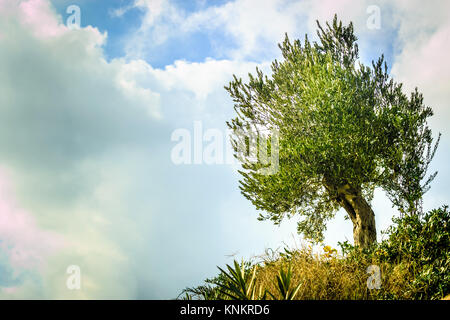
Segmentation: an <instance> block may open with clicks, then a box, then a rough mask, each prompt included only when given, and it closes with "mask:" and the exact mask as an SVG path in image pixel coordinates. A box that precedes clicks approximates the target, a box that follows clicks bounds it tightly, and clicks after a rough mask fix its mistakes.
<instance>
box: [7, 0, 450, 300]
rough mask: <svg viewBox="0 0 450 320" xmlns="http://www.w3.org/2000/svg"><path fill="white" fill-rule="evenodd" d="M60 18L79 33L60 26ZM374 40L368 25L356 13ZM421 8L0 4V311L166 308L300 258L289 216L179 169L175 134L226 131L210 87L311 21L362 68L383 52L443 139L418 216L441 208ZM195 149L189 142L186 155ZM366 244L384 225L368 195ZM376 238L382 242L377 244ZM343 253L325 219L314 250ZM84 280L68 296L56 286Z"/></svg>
mask: <svg viewBox="0 0 450 320" xmlns="http://www.w3.org/2000/svg"><path fill="white" fill-rule="evenodd" d="M69 5H77V6H78V7H79V8H80V11H81V28H80V29H69V28H68V27H67V26H66V24H65V23H66V21H67V18H68V16H69V14H67V13H66V9H67V7H68V6H69ZM373 5H375V6H377V8H378V9H379V10H380V19H381V20H380V27H379V28H370V27H368V24H367V23H368V19H369V18H370V17H371V13H368V12H367V10H368V8H369V7H370V6H373ZM448 6H449V5H448V4H447V2H445V1H435V2H433V4H430V5H427V6H426V7H424V6H423V5H422V3H421V2H419V1H411V2H404V1H393V2H392V1H375V2H368V1H351V0H345V1H339V2H338V1H331V0H329V1H320V2H317V1H312V0H302V1H294V0H290V1H287V0H266V1H256V0H235V1H181V0H179V1H173V0H136V1H134V0H129V1H125V0H114V1H100V0H84V1H69V0H67V1H66V0H54V1H49V0H14V1H6V0H0V69H1V70H2V73H0V221H3V222H2V223H0V297H1V298H6V299H9V298H50V299H52V298H58V299H65V298H71V299H72V298H74V299H89V298H144V299H154V298H158V299H169V298H174V297H176V296H177V295H178V293H180V291H181V290H182V289H183V288H185V287H187V286H194V285H198V284H200V283H201V282H202V280H203V279H205V278H208V277H212V276H214V275H215V274H216V273H217V268H216V266H217V265H219V266H223V265H224V264H225V263H230V262H231V261H232V259H233V257H229V255H230V254H232V253H236V255H235V257H234V258H241V257H244V258H250V257H252V256H254V255H259V254H262V253H264V250H265V249H266V248H272V249H276V248H279V247H283V246H284V245H285V244H288V245H295V244H297V245H299V244H300V243H301V242H302V239H301V237H300V236H299V235H297V234H296V221H297V220H296V218H295V217H294V218H293V219H292V220H291V221H285V222H284V223H282V225H281V226H280V227H276V226H273V225H272V224H271V223H270V222H259V221H257V216H258V213H257V212H256V210H255V209H254V208H253V207H252V205H251V203H249V202H248V201H247V200H246V199H245V198H244V197H243V196H242V195H241V194H240V193H239V189H238V180H239V175H238V174H237V172H236V169H237V168H236V167H235V166H232V165H227V164H205V163H203V164H197V165H193V164H192V165H176V164H175V163H174V162H173V161H172V159H171V152H172V150H173V148H174V146H175V145H176V142H174V141H172V140H171V137H172V134H173V132H174V131H175V130H178V129H187V130H188V131H189V132H190V133H191V135H192V136H191V137H192V139H194V123H195V121H200V122H201V124H202V126H203V132H207V130H213V131H214V130H216V131H214V132H225V121H227V120H229V119H230V118H231V117H233V116H234V111H233V102H232V101H231V99H230V97H229V96H228V95H227V93H226V92H225V90H224V89H223V86H224V85H226V84H227V83H228V82H229V81H230V80H231V79H232V75H233V74H236V75H238V76H241V77H244V78H245V77H246V75H247V74H248V72H254V70H255V68H256V67H259V68H261V69H262V70H264V71H266V72H268V71H269V70H270V63H271V61H273V60H274V59H279V58H280V53H279V49H278V47H277V43H279V42H280V41H281V40H282V39H283V37H284V33H285V32H287V33H288V34H289V36H290V37H291V38H303V37H304V35H305V33H308V35H309V36H310V37H311V38H313V39H314V34H315V20H316V19H319V20H320V21H327V20H329V19H331V18H332V16H333V15H334V13H338V15H339V17H340V18H342V19H343V20H344V22H349V21H353V22H354V24H355V31H356V34H357V35H358V37H359V41H358V43H359V47H360V55H361V61H362V62H363V63H365V64H368V63H370V61H371V60H372V59H376V58H378V57H379V56H380V55H381V54H382V53H384V55H385V57H386V59H387V62H388V65H389V69H390V70H391V72H392V75H393V76H394V77H395V79H396V80H398V81H400V82H403V83H404V88H405V90H408V91H410V90H412V89H413V88H414V87H415V86H417V87H419V89H420V90H421V91H422V92H423V93H424V96H425V102H426V103H427V104H429V105H431V106H432V107H433V109H434V110H435V117H433V119H432V120H431V122H430V123H431V127H432V128H433V132H434V133H435V134H437V132H442V133H443V138H442V141H441V145H440V148H439V151H438V154H437V155H436V159H435V160H434V162H433V168H432V169H435V170H439V174H438V177H437V178H436V180H435V182H434V183H433V185H432V189H431V191H430V192H429V193H428V194H427V195H426V198H425V208H426V209H430V208H435V207H437V206H440V205H442V204H444V203H448V200H449V199H448V194H449V191H450V190H449V187H450V186H449V184H448V182H447V181H449V178H450V171H449V170H448V169H447V158H448V156H449V154H448V151H449V143H450V140H449V138H448V137H447V133H448V129H447V122H448V119H449V118H450V113H449V111H448V107H447V101H449V98H450V96H449V92H448V87H449V84H450V76H449V74H450V63H449V62H448V59H447V57H446V54H447V52H448V49H450V48H449V44H448V42H447V41H446V40H447V39H448V38H449V34H450V23H449V21H450V19H448V12H450V11H449V10H448V9H449V8H448ZM192 141H193V140H192ZM373 208H374V211H375V213H376V216H377V229H378V231H381V230H383V229H386V227H387V226H389V224H390V221H391V218H392V216H393V215H395V214H396V212H395V210H393V209H392V208H391V205H390V203H389V201H388V200H387V198H386V197H385V196H384V194H383V193H382V192H381V191H377V192H376V195H375V199H374V201H373ZM379 236H381V235H380V234H379ZM346 239H348V240H350V241H351V240H352V226H351V224H350V222H349V221H346V220H344V212H343V211H339V212H338V213H337V215H336V218H335V219H334V220H333V221H331V222H330V223H329V227H328V229H327V232H326V239H325V243H327V244H330V245H332V246H334V247H335V246H336V245H337V242H338V241H344V240H346ZM71 265H76V266H79V267H80V270H81V277H82V278H81V279H82V281H81V283H82V287H81V288H80V290H69V289H68V288H67V286H66V280H67V277H68V274H67V273H66V270H67V267H68V266H71Z"/></svg>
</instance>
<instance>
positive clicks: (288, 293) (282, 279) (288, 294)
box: [268, 264, 301, 300]
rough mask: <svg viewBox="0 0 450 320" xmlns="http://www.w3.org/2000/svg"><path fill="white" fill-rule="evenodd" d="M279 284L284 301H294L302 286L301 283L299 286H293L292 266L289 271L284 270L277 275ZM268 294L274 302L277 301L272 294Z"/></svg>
mask: <svg viewBox="0 0 450 320" xmlns="http://www.w3.org/2000/svg"><path fill="white" fill-rule="evenodd" d="M277 284H278V290H279V293H280V296H281V298H282V300H294V299H295V296H296V295H297V293H298V290H299V289H300V286H301V283H299V284H297V286H293V284H292V268H291V265H290V264H289V267H288V269H287V271H284V269H283V268H281V269H280V271H279V273H278V275H277ZM268 293H269V295H270V296H271V297H272V298H273V299H274V300H276V297H275V296H274V295H273V294H272V293H270V292H268Z"/></svg>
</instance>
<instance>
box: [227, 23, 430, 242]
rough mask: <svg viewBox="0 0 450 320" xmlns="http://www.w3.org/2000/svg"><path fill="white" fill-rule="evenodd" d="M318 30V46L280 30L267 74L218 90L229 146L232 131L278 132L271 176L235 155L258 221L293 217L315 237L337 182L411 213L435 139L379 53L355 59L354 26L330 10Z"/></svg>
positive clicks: (420, 108) (328, 214)
mask: <svg viewBox="0 0 450 320" xmlns="http://www.w3.org/2000/svg"><path fill="white" fill-rule="evenodd" d="M318 35H319V39H320V41H319V42H318V43H317V42H314V43H311V42H310V41H309V40H308V37H307V36H305V40H304V42H303V43H301V42H300V41H299V40H295V41H294V42H291V41H290V40H289V38H288V36H287V35H286V38H285V40H284V42H283V43H282V44H280V46H279V47H280V49H281V52H282V56H283V61H281V62H279V61H277V60H275V61H274V62H273V63H272V73H271V75H270V77H268V76H267V75H264V74H263V72H262V71H261V70H259V69H257V70H256V75H252V74H249V81H248V83H244V82H243V81H242V79H238V78H237V77H234V80H233V81H232V82H230V84H229V85H228V86H226V87H225V88H226V90H227V91H228V92H229V94H230V96H231V97H232V98H233V101H234V102H235V107H234V108H235V111H236V114H237V117H236V118H234V119H232V120H231V121H229V122H227V124H228V126H229V128H230V129H231V130H232V132H234V133H235V134H234V135H233V137H232V139H231V140H232V141H231V142H232V145H233V147H234V148H235V151H236V150H238V148H237V146H238V145H239V144H240V143H242V141H240V137H239V135H238V134H237V132H242V131H248V130H252V131H254V132H259V131H260V130H262V129H265V130H277V131H278V133H279V171H278V172H277V173H276V174H273V175H263V174H261V173H260V171H259V169H260V168H261V167H263V166H264V164H263V163H260V162H257V163H254V162H252V161H253V159H250V156H249V157H247V158H246V157H245V155H244V156H242V155H239V156H238V155H237V154H236V157H237V158H238V159H239V160H240V161H241V162H242V170H240V171H239V172H240V174H241V176H242V179H241V181H240V184H241V185H240V189H241V191H242V193H243V195H244V196H245V197H246V198H247V199H249V200H250V201H251V202H252V203H253V204H254V205H255V207H256V208H257V209H258V210H260V211H261V212H265V214H261V216H260V219H270V220H272V221H273V222H274V223H275V224H279V223H280V222H281V221H282V220H283V219H284V218H285V217H286V216H287V217H291V216H293V215H295V214H300V215H301V216H302V219H300V221H299V223H298V231H299V232H300V233H303V234H304V235H305V236H306V237H308V238H310V239H313V240H316V241H322V240H323V233H324V231H325V229H326V222H327V221H328V220H330V219H331V218H332V217H333V216H334V214H335V213H336V211H337V210H338V209H339V208H340V207H341V206H342V201H343V197H342V194H341V193H340V191H339V190H342V188H343V187H344V186H349V187H350V188H349V189H351V190H355V191H354V192H355V194H357V195H361V196H363V198H364V199H365V200H367V201H370V200H371V198H372V196H373V191H374V189H375V188H376V187H380V188H383V189H384V190H385V191H386V192H387V193H388V195H389V196H390V199H391V200H392V203H393V205H394V206H396V207H397V208H398V209H399V210H400V211H401V212H404V213H417V212H418V211H419V209H420V208H419V207H420V206H419V204H420V200H421V198H422V195H423V194H424V193H425V192H426V190H427V188H428V187H429V184H430V182H431V180H432V179H433V178H434V176H435V174H433V175H431V176H430V178H429V179H428V180H427V181H426V182H425V183H424V184H422V183H421V181H422V179H424V178H425V175H426V171H427V168H428V164H429V163H430V161H431V159H432V158H433V156H434V152H435V151H436V147H437V144H435V146H434V147H433V146H432V140H433V139H432V136H431V130H430V129H429V128H428V127H427V124H426V120H427V118H428V117H430V116H431V115H432V114H433V112H432V110H431V108H429V107H427V106H424V105H423V98H422V95H421V94H420V93H419V92H418V91H417V90H416V91H415V92H413V93H412V94H411V96H410V98H408V97H407V96H406V95H405V94H404V93H403V92H402V85H401V84H398V83H395V82H394V81H393V80H392V79H391V78H390V76H389V74H388V72H387V66H386V63H385V62H384V58H383V56H382V57H381V58H380V59H379V60H378V61H376V62H373V63H372V66H370V67H369V66H365V65H363V64H361V63H359V62H358V46H357V43H356V40H357V38H356V36H355V35H354V32H353V25H352V23H350V24H349V25H348V26H343V25H342V22H338V20H337V17H336V16H335V18H334V20H333V22H332V24H331V25H330V24H329V23H327V24H326V27H325V28H322V26H321V25H320V24H319V23H318ZM346 210H347V208H346Z"/></svg>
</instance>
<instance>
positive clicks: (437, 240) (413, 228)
mask: <svg viewBox="0 0 450 320" xmlns="http://www.w3.org/2000/svg"><path fill="white" fill-rule="evenodd" d="M394 222H395V227H394V226H393V227H391V228H390V229H389V230H388V231H387V234H388V235H389V238H388V240H386V241H383V242H382V243H380V245H379V246H378V248H377V250H378V251H377V252H380V251H381V252H383V255H381V257H380V260H385V261H388V262H390V263H395V262H396V261H402V260H408V261H410V262H411V265H410V268H411V271H412V272H413V273H414V277H415V279H414V281H413V283H412V287H413V288H412V290H413V291H414V298H416V299H437V298H442V297H443V296H444V295H445V294H448V293H449V292H450V213H449V211H448V207H447V206H444V207H442V208H439V209H435V210H432V211H430V212H428V213H427V214H425V215H424V216H418V215H411V216H406V217H403V218H397V219H394Z"/></svg>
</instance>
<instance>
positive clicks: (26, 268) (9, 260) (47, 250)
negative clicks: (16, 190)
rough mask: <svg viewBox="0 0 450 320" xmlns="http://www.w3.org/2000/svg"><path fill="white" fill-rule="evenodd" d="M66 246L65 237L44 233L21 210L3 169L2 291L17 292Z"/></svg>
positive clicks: (0, 206) (0, 180)
mask: <svg viewBox="0 0 450 320" xmlns="http://www.w3.org/2000/svg"><path fill="white" fill-rule="evenodd" d="M64 246H65V239H64V236H63V235H61V234H57V233H55V232H51V231H47V230H44V229H42V228H41V227H40V226H39V225H38V224H37V222H36V220H35V218H34V216H33V215H32V214H30V213H29V212H27V211H26V210H24V209H22V208H20V207H19V206H18V204H17V202H16V199H15V198H14V195H13V191H12V186H11V185H10V179H9V177H8V175H7V173H6V172H5V170H4V169H1V168H0V274H1V275H0V287H4V288H6V291H5V292H6V293H13V292H15V290H16V289H15V288H16V287H17V286H19V285H21V284H22V283H23V281H24V278H27V277H29V276H30V274H33V273H34V272H35V270H36V269H37V270H41V271H42V270H43V269H45V267H46V266H47V260H48V259H49V257H50V256H51V255H53V254H56V253H57V252H58V251H60V250H61V249H62V248H63V247H64ZM0 295H1V294H0Z"/></svg>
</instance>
